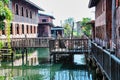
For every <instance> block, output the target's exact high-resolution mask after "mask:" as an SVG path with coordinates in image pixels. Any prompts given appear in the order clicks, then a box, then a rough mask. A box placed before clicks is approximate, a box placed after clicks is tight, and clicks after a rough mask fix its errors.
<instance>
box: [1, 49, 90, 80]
mask: <svg viewBox="0 0 120 80" xmlns="http://www.w3.org/2000/svg"><path fill="white" fill-rule="evenodd" d="M24 59H25V58H24ZM74 59H75V60H74V62H75V64H49V63H46V62H48V60H49V49H47V48H40V49H37V50H35V51H33V53H32V54H30V55H29V57H28V61H27V63H28V64H27V65H22V60H21V58H20V59H17V60H15V61H14V62H13V65H14V66H11V63H4V62H3V63H1V66H0V80H92V74H91V73H90V72H89V71H88V70H87V67H86V66H85V65H82V66H80V65H78V64H83V63H85V62H84V57H83V55H82V57H81V58H80V55H76V56H74ZM24 61H25V60H24ZM81 61H82V63H80V62H81ZM25 63H26V62H25ZM6 64H7V65H6Z"/></svg>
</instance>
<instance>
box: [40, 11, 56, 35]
mask: <svg viewBox="0 0 120 80" xmlns="http://www.w3.org/2000/svg"><path fill="white" fill-rule="evenodd" d="M38 18H39V23H38V37H51V27H54V24H53V19H55V18H54V17H53V16H52V15H48V14H46V13H39V15H38Z"/></svg>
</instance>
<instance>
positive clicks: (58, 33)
mask: <svg viewBox="0 0 120 80" xmlns="http://www.w3.org/2000/svg"><path fill="white" fill-rule="evenodd" d="M51 35H52V37H53V38H55V39H57V38H58V37H61V38H63V37H64V28H63V27H61V26H56V27H52V28H51Z"/></svg>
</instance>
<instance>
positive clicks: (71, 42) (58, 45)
mask: <svg viewBox="0 0 120 80" xmlns="http://www.w3.org/2000/svg"><path fill="white" fill-rule="evenodd" d="M49 48H50V61H53V62H54V63H56V62H57V61H60V59H61V58H62V56H66V55H67V56H70V57H71V56H72V57H71V60H72V59H73V57H74V54H88V53H90V51H91V48H90V40H89V39H57V40H50V41H49Z"/></svg>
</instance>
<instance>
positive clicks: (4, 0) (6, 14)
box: [0, 0, 12, 30]
mask: <svg viewBox="0 0 120 80" xmlns="http://www.w3.org/2000/svg"><path fill="white" fill-rule="evenodd" d="M8 3H9V0H0V29H1V30H3V29H4V26H5V25H4V24H5V23H4V20H9V21H11V20H12V12H11V11H10V9H9V8H8V7H7V4H8Z"/></svg>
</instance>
